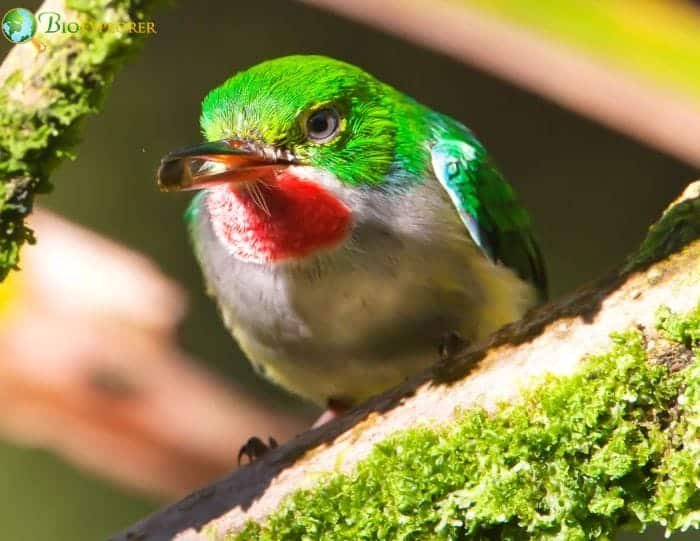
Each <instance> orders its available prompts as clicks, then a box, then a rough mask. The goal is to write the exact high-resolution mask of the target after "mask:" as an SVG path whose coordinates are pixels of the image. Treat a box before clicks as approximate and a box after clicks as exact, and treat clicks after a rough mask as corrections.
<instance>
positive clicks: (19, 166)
mask: <svg viewBox="0 0 700 541" xmlns="http://www.w3.org/2000/svg"><path fill="white" fill-rule="evenodd" d="M67 4H68V7H69V8H70V9H72V10H74V11H75V12H77V14H78V19H79V20H84V19H87V18H91V19H94V20H98V21H102V20H110V21H112V22H128V21H139V20H144V19H145V16H146V11H147V10H148V9H150V8H151V6H152V5H153V4H154V2H153V1H151V0H114V1H110V0H72V1H68V2H67ZM45 41H46V42H47V44H48V49H47V50H46V51H45V52H43V53H41V55H40V58H38V59H37V63H36V67H32V66H29V67H24V66H23V69H22V71H19V70H18V71H17V72H15V73H14V74H12V75H10V77H8V79H7V80H6V81H5V82H4V84H3V85H2V86H1V87H0V280H2V279H3V278H4V277H5V276H6V275H7V273H8V272H9V271H10V270H11V269H13V268H17V265H18V261H19V250H20V248H21V246H22V244H23V243H24V242H26V241H29V242H31V241H33V237H32V233H31V231H30V230H29V229H28V228H27V227H26V226H25V224H24V218H25V217H26V216H27V214H28V213H29V212H30V211H31V208H32V203H33V196H34V194H35V193H37V192H46V191H48V190H49V188H50V185H49V182H48V176H49V174H50V172H51V171H52V170H53V168H54V167H55V166H56V165H57V164H58V163H59V162H60V161H61V160H63V159H65V158H72V157H73V154H72V149H73V147H74V146H75V145H76V143H77V141H78V134H79V128H80V125H81V121H82V120H83V118H84V117H85V116H86V115H88V114H90V113H95V112H97V111H98V110H99V107H100V105H101V103H102V100H103V98H104V95H105V92H106V90H107V89H108V88H109V86H110V84H111V82H112V79H113V77H114V74H115V73H116V71H117V70H118V68H119V67H120V66H121V64H122V63H123V61H124V59H125V58H126V56H127V55H128V54H129V53H131V52H133V51H134V50H135V49H136V48H137V47H138V45H139V44H140V42H141V41H142V40H141V37H140V36H139V35H137V34H127V33H123V34H120V33H114V32H90V33H88V32H85V33H79V34H52V35H51V36H50V39H49V38H48V37H47V38H46V40H45ZM18 47H31V45H29V44H22V45H18ZM42 55H43V56H42ZM24 81H32V85H33V86H35V85H36V86H38V87H39V92H38V93H37V95H36V99H31V103H29V101H30V100H29V99H27V100H24V99H23V100H22V101H18V100H17V99H15V97H14V96H16V95H17V94H18V93H20V94H26V93H24V92H23V91H22V86H21V85H23V84H24ZM37 81H40V83H39V82H37ZM25 97H26V96H25ZM25 101H27V102H28V103H24V102H25Z"/></svg>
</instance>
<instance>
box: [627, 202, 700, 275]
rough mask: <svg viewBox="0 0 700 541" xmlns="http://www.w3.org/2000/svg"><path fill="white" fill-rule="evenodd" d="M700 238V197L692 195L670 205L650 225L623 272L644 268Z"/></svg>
mask: <svg viewBox="0 0 700 541" xmlns="http://www.w3.org/2000/svg"><path fill="white" fill-rule="evenodd" d="M698 238H700V198H698V197H693V198H690V199H686V200H684V201H681V202H679V203H677V204H675V205H673V206H671V207H670V208H669V209H668V210H667V211H666V212H664V214H663V216H662V217H661V219H659V221H658V222H656V223H655V224H654V225H652V226H651V227H650V228H649V233H648V234H647V236H646V238H645V239H644V242H643V243H642V245H641V246H640V247H639V250H637V251H636V252H635V253H634V254H633V255H632V257H630V258H629V260H628V262H627V265H626V266H625V268H624V269H623V270H624V272H630V271H632V270H635V269H637V268H640V267H641V268H643V267H646V266H648V265H650V264H651V263H654V262H655V261H658V260H660V259H662V258H664V257H666V256H668V255H669V254H672V253H675V252H677V251H679V250H680V249H681V248H683V247H685V246H687V245H689V244H690V243H692V242H694V241H695V240H697V239H698Z"/></svg>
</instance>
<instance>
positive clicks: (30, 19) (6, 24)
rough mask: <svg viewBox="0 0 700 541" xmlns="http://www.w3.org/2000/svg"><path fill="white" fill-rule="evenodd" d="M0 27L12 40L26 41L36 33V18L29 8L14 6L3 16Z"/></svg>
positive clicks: (16, 41) (15, 41) (14, 41)
mask: <svg viewBox="0 0 700 541" xmlns="http://www.w3.org/2000/svg"><path fill="white" fill-rule="evenodd" d="M0 29H1V30H2V35H3V36H5V37H6V38H7V39H8V40H9V41H10V42H12V43H24V42H25V41H29V40H30V39H32V38H33V37H34V34H36V20H35V19H34V15H33V14H32V12H31V11H29V10H28V9H24V8H13V9H11V10H9V11H8V12H7V13H5V15H4V16H3V18H2V25H1V26H0Z"/></svg>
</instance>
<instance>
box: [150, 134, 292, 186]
mask: <svg viewBox="0 0 700 541" xmlns="http://www.w3.org/2000/svg"><path fill="white" fill-rule="evenodd" d="M292 163H294V159H293V156H291V154H290V153H288V152H285V151H280V150H278V149H275V148H272V147H268V146H262V145H258V144H255V143H251V142H248V141H243V140H240V139H224V140H221V141H213V142H210V143H203V144H201V145H196V146H193V147H188V148H183V149H181V150H176V151H175V152H171V153H170V154H168V155H167V156H165V157H164V158H163V159H162V160H161V161H160V166H159V167H158V173H157V174H156V178H157V180H158V187H159V188H160V189H161V190H162V191H164V192H176V191H182V190H198V189H201V188H207V187H211V186H216V185H218V184H225V183H236V182H244V181H250V180H256V179H260V178H265V177H267V176H269V175H270V174H271V173H273V172H274V171H276V170H281V169H284V168H285V167H287V166H289V165H291V164H292Z"/></svg>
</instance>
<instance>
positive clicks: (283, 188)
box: [207, 171, 350, 263]
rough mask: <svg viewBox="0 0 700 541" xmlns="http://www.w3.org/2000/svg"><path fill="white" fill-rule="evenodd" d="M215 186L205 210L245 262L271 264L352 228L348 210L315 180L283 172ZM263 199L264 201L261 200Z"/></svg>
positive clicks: (331, 241) (331, 242)
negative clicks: (254, 181)
mask: <svg viewBox="0 0 700 541" xmlns="http://www.w3.org/2000/svg"><path fill="white" fill-rule="evenodd" d="M257 191H258V196H257V197H256V196H255V195H254V193H253V192H252V190H249V189H247V188H245V187H240V186H235V185H226V186H220V187H217V188H214V189H212V190H211V192H210V193H209V196H208V197H207V208H208V210H209V215H210V216H211V221H212V226H213V228H214V232H215V233H216V235H217V236H218V238H219V239H220V240H221V241H222V242H224V243H225V244H226V245H227V246H228V248H229V249H230V250H231V252H232V254H233V255H235V256H236V257H238V258H239V259H242V260H244V261H249V262H255V263H272V262H275V261H280V260H284V259H296V258H301V257H304V256H307V255H310V254H311V253H313V252H315V251H317V250H320V249H323V248H332V247H333V246H335V245H337V244H339V243H340V242H341V241H342V240H343V239H344V238H345V237H346V236H347V234H348V231H349V228H350V210H349V209H348V208H347V207H346V206H345V205H344V204H343V203H342V202H341V201H339V200H338V199H337V198H336V197H334V196H333V195H332V194H330V193H329V192H328V191H327V190H325V189H324V188H322V187H321V186H319V185H318V184H316V183H314V182H312V181H310V180H306V179H301V178H299V177H296V176H294V175H292V174H291V173H289V172H287V171H283V172H282V173H279V174H277V176H276V177H274V178H272V179H269V180H266V181H265V182H260V183H258V185H257ZM261 199H262V200H261Z"/></svg>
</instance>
